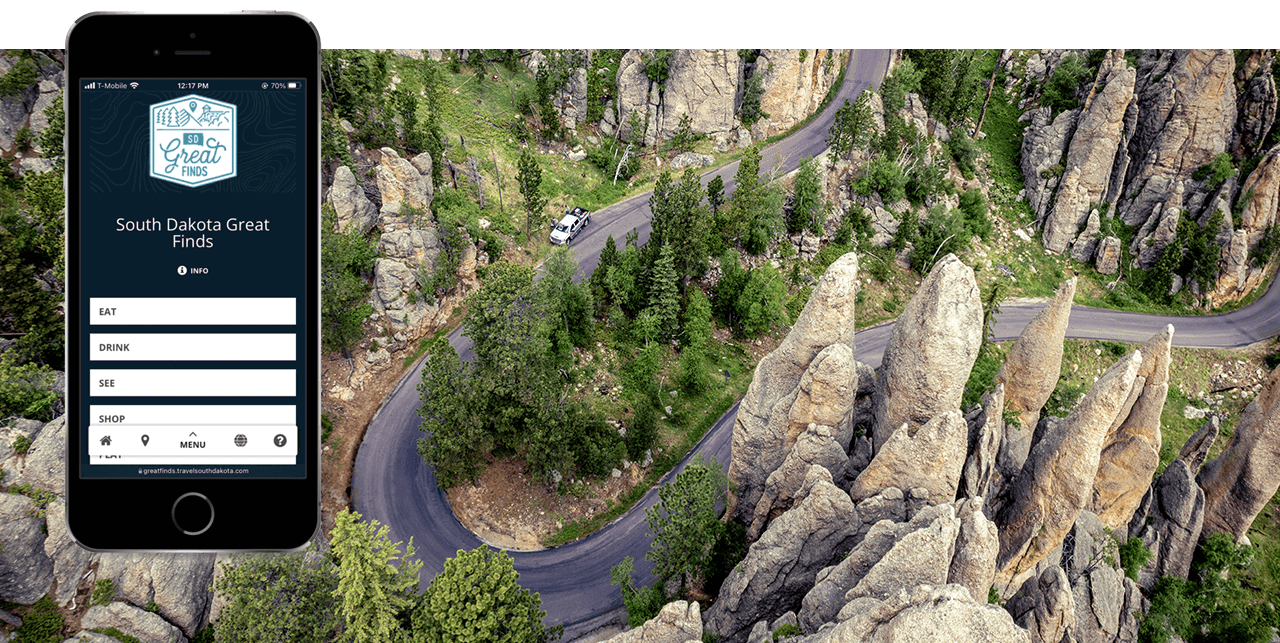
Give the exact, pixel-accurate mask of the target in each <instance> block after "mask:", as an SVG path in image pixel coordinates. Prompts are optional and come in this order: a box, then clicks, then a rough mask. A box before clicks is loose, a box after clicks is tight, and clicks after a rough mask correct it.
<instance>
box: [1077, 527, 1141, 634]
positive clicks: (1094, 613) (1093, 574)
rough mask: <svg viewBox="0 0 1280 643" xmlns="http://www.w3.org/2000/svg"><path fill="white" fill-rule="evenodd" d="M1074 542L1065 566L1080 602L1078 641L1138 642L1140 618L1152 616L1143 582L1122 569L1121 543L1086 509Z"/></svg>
mask: <svg viewBox="0 0 1280 643" xmlns="http://www.w3.org/2000/svg"><path fill="white" fill-rule="evenodd" d="M1070 544H1071V547H1070V548H1069V549H1068V547H1066V546H1065V543H1064V547H1063V548H1062V565H1063V567H1064V568H1066V571H1067V577H1068V578H1070V579H1071V591H1072V594H1073V596H1074V598H1075V604H1076V618H1075V639H1076V640H1077V641H1082V642H1087V641H1123V642H1126V643H1136V641H1137V640H1138V618H1139V616H1140V615H1142V614H1145V613H1146V612H1147V601H1146V599H1144V598H1143V597H1142V591H1141V589H1140V588H1139V587H1138V584H1137V583H1135V582H1134V581H1133V580H1132V579H1130V578H1127V577H1125V575H1124V572H1123V570H1121V569H1119V568H1118V567H1117V565H1118V564H1119V556H1118V555H1117V549H1116V546H1117V544H1118V542H1117V540H1116V539H1115V538H1114V537H1113V536H1112V535H1111V534H1109V533H1107V532H1106V530H1105V528H1104V527H1103V525H1102V521H1100V520H1098V517H1097V516H1095V515H1094V514H1093V513H1091V512H1089V511H1082V512H1080V516H1079V518H1078V520H1077V521H1076V524H1075V526H1074V527H1073V529H1072V532H1071V540H1070Z"/></svg>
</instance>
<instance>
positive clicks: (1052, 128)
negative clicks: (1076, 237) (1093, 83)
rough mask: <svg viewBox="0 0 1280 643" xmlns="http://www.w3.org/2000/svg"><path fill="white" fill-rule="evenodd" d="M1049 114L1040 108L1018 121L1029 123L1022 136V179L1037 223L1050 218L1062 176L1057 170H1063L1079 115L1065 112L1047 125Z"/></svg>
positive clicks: (1024, 114)
mask: <svg viewBox="0 0 1280 643" xmlns="http://www.w3.org/2000/svg"><path fill="white" fill-rule="evenodd" d="M1051 113H1052V110H1050V108H1048V107H1040V108H1038V109H1032V110H1028V111H1026V112H1025V113H1023V115H1022V116H1020V117H1019V118H1018V120H1019V121H1030V122H1031V125H1030V126H1029V127H1027V129H1026V131H1024V132H1023V133H1022V176H1023V177H1024V180H1025V184H1026V189H1027V201H1028V202H1029V203H1030V204H1031V209H1032V210H1033V211H1035V213H1036V223H1040V222H1042V221H1044V219H1045V217H1046V216H1047V215H1048V214H1049V204H1050V201H1051V199H1052V197H1053V190H1054V189H1055V188H1057V187H1058V181H1059V177H1061V175H1062V172H1061V171H1057V170H1061V169H1063V167H1064V161H1063V157H1064V156H1065V155H1066V153H1067V146H1068V145H1069V144H1070V142H1071V134H1072V132H1074V131H1075V128H1076V118H1077V117H1078V116H1079V114H1080V112H1079V111H1078V110H1067V111H1065V112H1062V113H1061V114H1058V117H1057V118H1054V119H1053V120H1052V121H1050V120H1049V117H1050V115H1051ZM1055 168H1057V170H1055Z"/></svg>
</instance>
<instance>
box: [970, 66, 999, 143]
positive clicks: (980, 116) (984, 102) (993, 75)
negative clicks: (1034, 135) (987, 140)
mask: <svg viewBox="0 0 1280 643" xmlns="http://www.w3.org/2000/svg"><path fill="white" fill-rule="evenodd" d="M1005 51H1007V50H1002V51H1001V52H1000V56H999V57H997V58H996V66H995V68H994V69H992V70H991V80H990V81H987V97H986V98H985V99H983V100H982V111H981V112H979V113H978V126H977V127H975V128H973V138H978V132H981V131H982V121H983V119H985V118H986V117H987V104H989V103H990V102H991V92H992V91H993V90H994V89H995V88H996V74H998V73H1000V63H1001V62H1003V61H1004V52H1005Z"/></svg>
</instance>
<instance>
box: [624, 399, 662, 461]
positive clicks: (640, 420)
mask: <svg viewBox="0 0 1280 643" xmlns="http://www.w3.org/2000/svg"><path fill="white" fill-rule="evenodd" d="M657 437H658V412H657V410H655V409H654V408H653V402H652V401H650V400H648V399H643V400H639V401H638V402H637V403H636V410H635V413H633V414H632V416H631V425H630V426H628V427H627V456H628V457H630V458H631V459H632V460H639V459H640V458H642V457H644V452H645V451H646V450H648V449H649V447H651V446H653V441H654V440H655V439H656V438H657Z"/></svg>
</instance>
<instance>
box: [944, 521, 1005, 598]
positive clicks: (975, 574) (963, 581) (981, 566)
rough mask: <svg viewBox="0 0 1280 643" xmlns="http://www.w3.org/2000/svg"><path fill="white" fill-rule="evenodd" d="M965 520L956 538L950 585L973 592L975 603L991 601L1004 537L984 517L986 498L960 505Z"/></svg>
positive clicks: (949, 579) (948, 575) (948, 573)
mask: <svg viewBox="0 0 1280 643" xmlns="http://www.w3.org/2000/svg"><path fill="white" fill-rule="evenodd" d="M957 514H958V516H959V518H960V520H961V524H960V533H959V534H957V536H956V546H955V556H953V557H952V559H951V567H950V568H949V569H948V570H947V582H948V583H956V584H959V585H964V586H965V587H967V588H969V595H970V596H973V600H975V601H977V602H979V603H981V602H984V601H986V600H987V590H989V589H990V588H991V583H992V581H994V580H995V577H996V556H997V555H998V554H999V553H1000V535H999V533H998V532H997V530H996V525H995V523H993V522H991V521H990V520H987V517H986V516H985V515H983V513H982V498H973V499H971V500H969V501H967V502H964V503H960V506H959V509H958V510H957Z"/></svg>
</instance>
